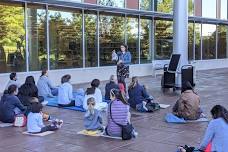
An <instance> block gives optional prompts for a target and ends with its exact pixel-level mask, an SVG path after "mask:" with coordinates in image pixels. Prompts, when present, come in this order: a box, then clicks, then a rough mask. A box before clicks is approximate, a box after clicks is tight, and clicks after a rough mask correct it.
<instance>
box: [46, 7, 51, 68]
mask: <svg viewBox="0 0 228 152" xmlns="http://www.w3.org/2000/svg"><path fill="white" fill-rule="evenodd" d="M46 41H47V46H46V47H47V69H48V70H51V68H50V45H49V44H50V43H49V11H48V4H46Z"/></svg>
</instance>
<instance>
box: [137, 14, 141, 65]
mask: <svg viewBox="0 0 228 152" xmlns="http://www.w3.org/2000/svg"><path fill="white" fill-rule="evenodd" d="M138 37H139V38H138V43H139V46H138V55H139V64H141V16H140V15H139V17H138Z"/></svg>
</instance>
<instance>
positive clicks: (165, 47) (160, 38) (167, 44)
mask: <svg viewBox="0 0 228 152" xmlns="http://www.w3.org/2000/svg"><path fill="white" fill-rule="evenodd" d="M155 50H156V54H155V59H157V60H161V59H169V58H170V55H171V53H172V51H173V23H172V21H164V20H156V21H155Z"/></svg>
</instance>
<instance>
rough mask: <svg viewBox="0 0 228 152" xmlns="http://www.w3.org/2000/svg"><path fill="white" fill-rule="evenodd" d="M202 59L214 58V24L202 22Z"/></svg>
mask: <svg viewBox="0 0 228 152" xmlns="http://www.w3.org/2000/svg"><path fill="white" fill-rule="evenodd" d="M202 41H203V47H202V53H203V59H215V58H216V53H215V52H216V25H212V24H202Z"/></svg>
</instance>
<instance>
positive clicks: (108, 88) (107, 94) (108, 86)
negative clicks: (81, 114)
mask: <svg viewBox="0 0 228 152" xmlns="http://www.w3.org/2000/svg"><path fill="white" fill-rule="evenodd" d="M112 89H119V86H118V84H116V83H115V82H112V81H110V82H109V83H107V84H106V86H105V100H110V91H111V90H112Z"/></svg>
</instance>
